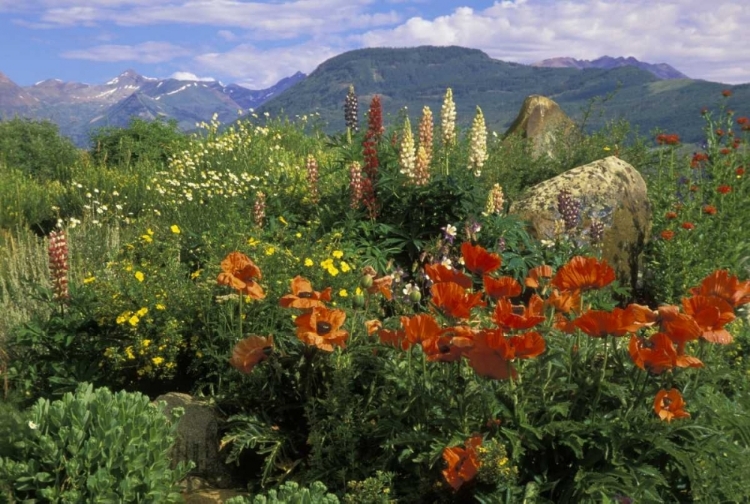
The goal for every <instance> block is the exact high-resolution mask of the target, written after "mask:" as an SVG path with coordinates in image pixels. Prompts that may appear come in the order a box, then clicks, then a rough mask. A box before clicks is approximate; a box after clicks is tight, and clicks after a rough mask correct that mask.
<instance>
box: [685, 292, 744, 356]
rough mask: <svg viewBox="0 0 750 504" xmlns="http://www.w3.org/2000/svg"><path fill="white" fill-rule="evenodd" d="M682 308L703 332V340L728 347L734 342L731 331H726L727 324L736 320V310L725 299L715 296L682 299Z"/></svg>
mask: <svg viewBox="0 0 750 504" xmlns="http://www.w3.org/2000/svg"><path fill="white" fill-rule="evenodd" d="M682 308H683V309H684V310H685V313H687V314H688V315H691V316H692V317H693V318H694V319H695V322H696V323H697V324H698V327H700V328H701V330H702V331H703V334H701V338H703V339H705V340H706V341H710V342H711V343H719V344H721V345H728V344H729V343H731V342H732V341H733V340H734V338H733V337H732V335H731V334H729V331H727V330H726V329H724V325H725V324H728V323H730V322H731V321H733V320H734V319H735V318H736V317H735V315H734V309H733V308H732V306H731V305H730V304H729V303H727V302H726V301H724V300H723V299H721V298H718V297H715V296H693V297H690V298H682Z"/></svg>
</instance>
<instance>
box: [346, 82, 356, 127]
mask: <svg viewBox="0 0 750 504" xmlns="http://www.w3.org/2000/svg"><path fill="white" fill-rule="evenodd" d="M357 112H358V102H357V95H356V94H354V85H350V86H349V93H347V95H346V99H345V100H344V120H345V121H346V127H347V128H349V129H350V130H351V131H355V132H356V131H359V121H358V120H357Z"/></svg>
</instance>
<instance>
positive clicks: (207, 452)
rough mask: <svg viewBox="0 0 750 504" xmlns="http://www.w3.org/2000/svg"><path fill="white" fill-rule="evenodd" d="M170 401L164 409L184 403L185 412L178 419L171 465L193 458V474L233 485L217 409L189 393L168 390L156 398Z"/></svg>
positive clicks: (216, 483)
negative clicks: (221, 448)
mask: <svg viewBox="0 0 750 504" xmlns="http://www.w3.org/2000/svg"><path fill="white" fill-rule="evenodd" d="M159 401H164V402H166V403H167V406H166V408H165V413H167V414H169V413H170V412H171V411H172V409H173V408H176V407H181V408H183V409H184V410H185V413H184V415H183V416H182V417H180V419H179V421H178V423H177V439H176V441H175V445H174V447H173V448H172V454H171V461H172V465H173V466H174V465H176V464H178V463H179V462H180V461H188V460H192V461H193V462H194V463H195V467H194V468H193V469H192V470H191V471H190V475H191V476H200V477H202V478H205V479H206V480H208V481H209V482H210V483H211V485H212V486H213V487H215V488H227V487H229V486H231V472H230V471H229V469H228V468H227V466H226V465H225V464H224V463H223V462H222V461H221V459H220V457H219V424H218V419H217V416H216V412H215V411H214V409H213V408H212V407H211V406H210V405H208V404H206V403H205V402H203V401H200V400H198V399H195V398H193V397H192V396H190V395H188V394H182V393H179V392H169V393H167V394H164V395H160V396H159V397H157V398H156V400H155V402H157V403H158V402H159Z"/></svg>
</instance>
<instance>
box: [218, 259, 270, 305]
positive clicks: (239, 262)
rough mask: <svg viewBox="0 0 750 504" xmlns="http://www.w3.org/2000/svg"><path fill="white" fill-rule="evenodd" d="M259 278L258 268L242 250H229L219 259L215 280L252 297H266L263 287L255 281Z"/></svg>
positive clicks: (261, 276)
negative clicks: (225, 255)
mask: <svg viewBox="0 0 750 504" xmlns="http://www.w3.org/2000/svg"><path fill="white" fill-rule="evenodd" d="M261 278H263V275H262V274H261V272H260V268H258V266H256V265H255V263H254V262H253V261H252V260H250V258H249V257H247V256H246V255H245V254H243V253H242V252H231V253H230V254H229V255H227V257H226V258H225V259H224V260H223V261H221V273H219V276H218V277H217V278H216V281H217V283H218V284H219V285H228V286H229V287H231V288H233V289H235V290H237V291H238V292H239V293H240V294H244V295H246V296H250V297H251V298H253V299H263V298H264V297H266V295H265V293H264V292H263V288H262V287H261V286H260V285H258V284H257V283H256V282H255V279H258V280H260V279H261Z"/></svg>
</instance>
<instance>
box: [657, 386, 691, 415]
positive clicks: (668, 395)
mask: <svg viewBox="0 0 750 504" xmlns="http://www.w3.org/2000/svg"><path fill="white" fill-rule="evenodd" d="M654 412H655V413H656V414H657V415H659V418H661V419H662V420H666V421H667V422H671V421H672V420H673V419H675V418H690V413H688V412H687V411H685V401H684V400H683V399H682V394H680V391H679V390H677V389H669V390H668V391H667V390H664V389H661V390H660V391H659V392H658V393H657V394H656V397H655V398H654Z"/></svg>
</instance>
